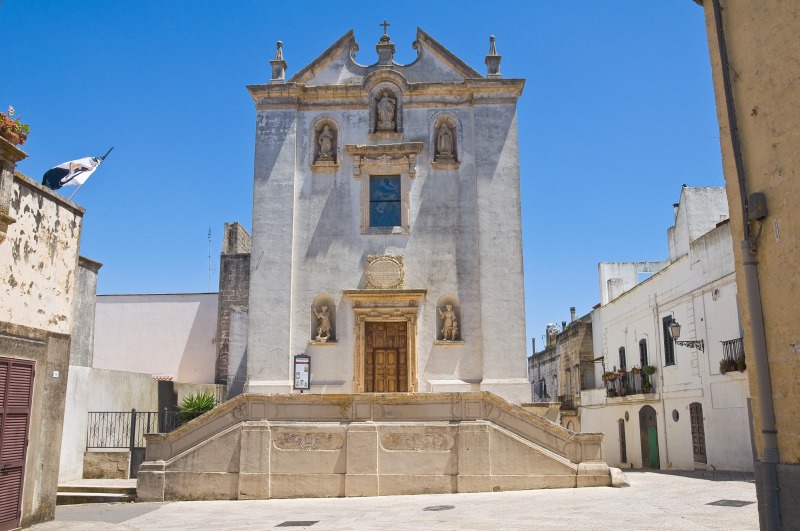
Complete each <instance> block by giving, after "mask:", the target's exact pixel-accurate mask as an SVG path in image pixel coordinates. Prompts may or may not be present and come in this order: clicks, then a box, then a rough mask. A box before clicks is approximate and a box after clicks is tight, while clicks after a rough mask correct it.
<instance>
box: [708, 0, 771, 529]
mask: <svg viewBox="0 0 800 531" xmlns="http://www.w3.org/2000/svg"><path fill="white" fill-rule="evenodd" d="M711 5H712V8H713V11H714V24H715V25H716V30H717V44H718V47H719V56H720V71H721V73H722V86H723V90H724V92H725V104H726V108H727V109H726V110H727V114H728V130H729V131H730V135H731V138H730V141H731V147H732V149H733V159H734V162H735V167H736V179H737V182H738V185H739V195H740V199H741V203H742V224H743V225H744V240H743V241H742V242H741V247H742V258H743V259H742V261H743V263H744V279H745V291H746V293H747V310H748V312H749V314H750V337H751V339H752V341H753V361H754V362H755V366H754V367H755V373H756V389H757V390H758V406H759V410H760V413H761V437H762V442H763V445H764V448H763V451H762V454H761V486H762V490H763V494H764V522H765V524H766V528H767V529H768V530H769V531H778V530H779V529H780V526H781V515H780V498H779V496H778V474H777V465H778V463H779V462H780V459H779V455H778V431H777V429H776V426H775V409H774V406H773V402H772V381H771V379H770V374H769V359H768V356H767V340H766V335H765V332H764V315H763V312H762V306H761V288H760V286H759V283H758V262H757V261H756V258H755V252H756V245H757V240H756V239H753V238H752V234H751V231H750V224H749V215H748V214H749V213H748V204H747V188H746V183H745V172H744V160H743V158H742V151H741V144H740V141H739V132H738V130H737V128H736V110H735V109H734V105H733V89H732V87H731V77H730V73H729V70H728V49H727V46H726V44H725V35H724V33H723V27H722V9H721V7H720V3H719V0H712V2H711Z"/></svg>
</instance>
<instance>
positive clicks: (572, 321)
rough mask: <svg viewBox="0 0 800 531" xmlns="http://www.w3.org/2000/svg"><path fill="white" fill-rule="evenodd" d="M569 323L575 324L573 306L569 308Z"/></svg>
mask: <svg viewBox="0 0 800 531" xmlns="http://www.w3.org/2000/svg"><path fill="white" fill-rule="evenodd" d="M569 322H570V323H574V322H575V306H570V307H569Z"/></svg>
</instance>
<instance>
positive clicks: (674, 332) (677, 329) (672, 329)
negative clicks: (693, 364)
mask: <svg viewBox="0 0 800 531" xmlns="http://www.w3.org/2000/svg"><path fill="white" fill-rule="evenodd" d="M669 333H670V335H671V336H672V339H674V340H675V343H677V344H678V345H680V346H682V347H689V348H696V349H699V350H700V351H701V352H703V347H704V346H705V344H704V343H703V340H702V339H700V340H697V341H678V338H679V337H681V325H680V324H678V321H676V320H675V319H673V320H672V322H671V323H670V324H669Z"/></svg>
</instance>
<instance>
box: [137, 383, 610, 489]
mask: <svg viewBox="0 0 800 531" xmlns="http://www.w3.org/2000/svg"><path fill="white" fill-rule="evenodd" d="M602 437H603V436H602V434H595V433H574V432H571V431H569V430H567V429H565V428H563V427H561V426H559V425H558V424H555V423H553V422H550V421H549V420H547V419H545V418H542V417H540V416H537V415H535V414H533V413H530V412H529V411H526V410H524V409H522V408H521V407H518V406H515V405H513V404H510V403H509V402H507V401H505V400H503V399H502V398H500V397H498V396H496V395H493V394H492V393H488V392H477V393H419V394H417V393H389V394H349V395H345V394H341V395H338V394H327V395H313V394H291V395H278V394H273V395H257V394H244V395H240V396H238V397H236V398H234V399H232V400H229V401H228V402H226V403H225V404H222V405H221V406H219V407H216V408H214V409H213V410H212V411H210V412H208V413H206V414H205V415H203V416H201V417H198V418H196V419H194V420H192V421H191V422H189V423H188V424H185V425H183V426H181V427H180V428H178V429H177V430H175V431H173V432H171V433H167V434H148V435H146V436H145V438H146V440H147V450H146V456H145V461H144V463H143V464H142V466H141V467H140V468H139V471H138V490H137V494H138V496H139V498H138V499H139V501H170V500H222V499H234V500H235V499H239V500H245V499H269V498H297V497H342V496H386V495H398V494H434V493H455V492H491V491H503V490H522V489H539V488H569V487H592V486H608V485H611V476H610V473H609V468H608V465H606V463H605V461H604V460H603V453H602Z"/></svg>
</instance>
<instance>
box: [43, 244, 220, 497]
mask: <svg viewBox="0 0 800 531" xmlns="http://www.w3.org/2000/svg"><path fill="white" fill-rule="evenodd" d="M80 266H81V267H80V268H79V270H78V274H79V278H78V282H77V286H76V291H77V295H78V301H77V303H76V305H75V306H76V308H75V310H76V314H77V315H78V319H77V320H76V326H74V327H73V337H74V340H73V342H72V345H71V348H70V362H69V377H68V383H67V386H66V387H67V393H66V397H67V398H66V405H65V409H64V432H63V437H62V440H61V459H60V467H59V473H58V476H59V481H61V482H65V481H71V480H74V479H79V478H81V477H90V478H93V477H97V476H98V475H100V476H101V477H106V478H109V479H118V478H119V477H127V475H128V472H129V470H130V461H129V459H130V455H129V452H128V446H129V443H128V442H125V441H127V440H128V439H129V438H128V437H127V436H125V437H122V436H121V434H122V433H123V432H124V433H129V432H127V428H120V429H111V426H112V425H113V424H114V423H115V422H117V421H116V420H115V419H121V420H122V422H123V423H126V422H128V419H129V418H130V411H131V409H134V408H135V409H136V411H137V412H138V417H137V418H138V420H137V423H138V424H137V426H138V428H137V429H138V430H139V431H138V433H139V434H141V433H143V432H144V431H157V430H160V429H163V425H162V424H160V423H164V422H166V421H165V419H164V418H163V416H161V414H162V412H163V411H164V408H168V410H169V411H170V412H174V411H175V409H176V406H177V405H178V404H180V402H181V400H182V399H183V398H184V397H186V396H187V395H191V394H194V393H197V392H209V393H213V394H215V395H218V394H219V395H221V393H218V389H217V386H216V385H214V363H215V358H216V345H215V341H216V319H217V300H218V294H217V293H185V294H159V295H100V296H96V295H95V291H96V286H97V274H98V270H99V268H100V264H97V263H96V262H92V261H91V260H87V259H85V258H81V262H80ZM219 398H221V396H220V397H219ZM122 412H127V413H126V414H124V415H123V414H122ZM145 419H146V420H145ZM103 431H106V432H113V436H97V437H95V442H93V443H90V442H89V440H88V439H89V437H88V434H90V433H98V432H103ZM139 439H141V437H140V438H139ZM98 462H99V463H102V465H103V466H100V465H98ZM87 464H88V465H87ZM134 468H135V463H134Z"/></svg>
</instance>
